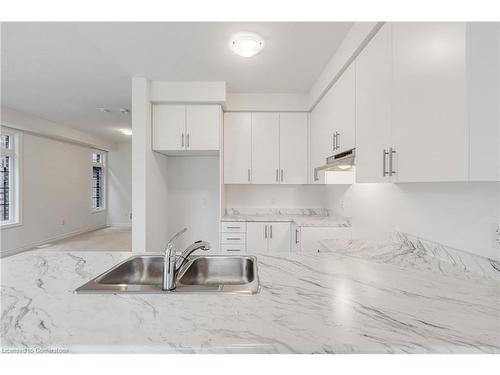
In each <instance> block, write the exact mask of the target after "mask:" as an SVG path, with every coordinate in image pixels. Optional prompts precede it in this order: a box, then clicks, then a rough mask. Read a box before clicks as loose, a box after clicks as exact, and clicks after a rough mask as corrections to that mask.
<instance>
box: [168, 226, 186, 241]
mask: <svg viewBox="0 0 500 375" xmlns="http://www.w3.org/2000/svg"><path fill="white" fill-rule="evenodd" d="M187 230H188V229H187V228H183V229H181V230H180V231H178V232H177V233H176V234H174V235H173V236H172V238H171V239H169V240H168V243H172V242H174V241H175V240H176V239H177V237H179V236H180V235H182V234H184V233H185V232H186V231H187Z"/></svg>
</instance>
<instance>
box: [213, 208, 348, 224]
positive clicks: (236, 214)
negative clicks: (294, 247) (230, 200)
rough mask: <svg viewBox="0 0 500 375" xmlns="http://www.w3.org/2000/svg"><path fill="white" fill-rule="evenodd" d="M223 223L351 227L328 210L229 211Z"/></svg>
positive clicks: (223, 218) (345, 220)
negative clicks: (246, 222)
mask: <svg viewBox="0 0 500 375" xmlns="http://www.w3.org/2000/svg"><path fill="white" fill-rule="evenodd" d="M221 221H272V222H293V223H295V224H296V225H297V226H299V227H350V226H351V223H350V220H349V219H348V218H345V217H343V216H338V215H334V214H332V213H330V212H329V211H328V210H326V209H312V208H310V209H283V208H280V209H227V213H226V215H224V216H223V217H222V219H221Z"/></svg>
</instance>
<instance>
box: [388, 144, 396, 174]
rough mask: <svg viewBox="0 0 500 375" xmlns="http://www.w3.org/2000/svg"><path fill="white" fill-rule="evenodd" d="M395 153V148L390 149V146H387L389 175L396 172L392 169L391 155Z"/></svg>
mask: <svg viewBox="0 0 500 375" xmlns="http://www.w3.org/2000/svg"><path fill="white" fill-rule="evenodd" d="M395 153H396V151H395V150H393V149H392V147H390V148H389V176H392V175H393V174H396V171H395V170H393V169H392V166H393V160H392V159H393V155H394V154H395Z"/></svg>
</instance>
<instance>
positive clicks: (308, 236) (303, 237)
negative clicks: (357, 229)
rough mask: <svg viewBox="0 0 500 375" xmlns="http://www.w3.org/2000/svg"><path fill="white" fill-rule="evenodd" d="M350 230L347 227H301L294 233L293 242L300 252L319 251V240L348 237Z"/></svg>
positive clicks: (350, 233)
mask: <svg viewBox="0 0 500 375" xmlns="http://www.w3.org/2000/svg"><path fill="white" fill-rule="evenodd" d="M351 237H352V230H351V228H348V227H301V228H297V230H296V233H295V243H296V245H297V248H298V249H300V251H302V252H319V251H320V249H321V246H320V244H319V241H321V240H328V239H349V238H351Z"/></svg>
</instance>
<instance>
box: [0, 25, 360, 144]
mask: <svg viewBox="0 0 500 375" xmlns="http://www.w3.org/2000/svg"><path fill="white" fill-rule="evenodd" d="M350 26H351V23H347V22H329V23H304V22H302V23H300V22H298V23H185V22H183V23H167V22H165V23H130V22H127V23H111V22H106V23H81V22H80V23H52V22H49V23H3V24H2V30H1V38H2V45H1V52H2V55H1V69H2V104H3V105H6V106H9V107H12V108H14V109H17V110H20V111H25V112H28V113H32V114H35V115H37V116H40V117H44V118H46V119H48V120H52V121H55V122H59V123H62V124H65V125H68V126H71V127H74V128H78V129H81V130H84V131H87V132H90V133H93V134H96V135H99V136H102V137H104V138H105V139H108V140H112V141H123V140H125V139H126V137H125V136H123V135H122V134H121V133H119V132H118V131H117V129H119V128H128V127H130V122H131V118H130V114H128V115H122V114H119V113H112V114H106V113H101V112H99V111H97V110H96V108H98V107H105V108H111V109H115V108H119V107H125V108H130V106H131V102H130V93H131V77H133V76H140V77H148V78H150V79H152V80H165V81H169V80H170V81H226V82H227V89H228V91H229V92H248V93H255V92H262V93H270V92H274V93H285V92H286V93H297V92H307V91H309V89H310V88H311V86H312V85H313V83H314V81H315V80H316V78H317V77H318V76H319V74H320V73H321V71H322V70H323V68H324V67H325V65H326V63H327V62H328V60H329V59H330V57H331V56H332V55H333V53H334V52H335V51H336V49H337V48H338V46H339V44H340V42H341V41H342V39H343V38H344V36H345V34H346V32H347V31H348V29H349V27H350ZM239 31H252V32H257V33H259V34H260V35H261V36H263V38H264V40H265V42H266V46H265V48H264V50H263V51H262V52H261V53H260V54H259V55H257V56H255V57H252V58H242V57H240V56H237V55H235V54H234V53H233V52H231V50H230V49H229V48H228V42H229V38H230V37H231V35H233V34H234V33H236V32H239Z"/></svg>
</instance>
